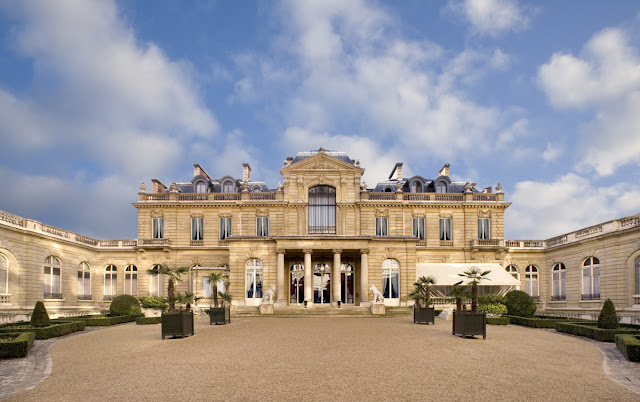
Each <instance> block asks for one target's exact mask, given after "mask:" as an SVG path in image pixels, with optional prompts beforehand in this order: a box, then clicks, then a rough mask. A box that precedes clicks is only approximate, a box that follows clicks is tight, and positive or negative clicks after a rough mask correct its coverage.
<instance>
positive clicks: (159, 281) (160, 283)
mask: <svg viewBox="0 0 640 402" xmlns="http://www.w3.org/2000/svg"><path fill="white" fill-rule="evenodd" d="M151 269H153V270H159V269H160V265H154V266H153V267H152V268H151ZM163 289H164V278H163V277H162V274H160V275H150V276H149V295H150V296H160V297H162V294H163Z"/></svg>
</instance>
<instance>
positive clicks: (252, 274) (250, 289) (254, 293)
mask: <svg viewBox="0 0 640 402" xmlns="http://www.w3.org/2000/svg"><path fill="white" fill-rule="evenodd" d="M245 268H246V269H245V271H246V275H247V276H246V277H247V282H246V290H247V292H246V297H247V299H253V300H251V301H249V304H251V303H253V304H255V303H258V302H259V300H260V299H262V261H260V260H259V259H257V258H252V259H250V260H248V261H247V263H246V264H245Z"/></svg>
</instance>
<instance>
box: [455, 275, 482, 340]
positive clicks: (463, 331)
mask: <svg viewBox="0 0 640 402" xmlns="http://www.w3.org/2000/svg"><path fill="white" fill-rule="evenodd" d="M490 272H491V271H482V270H481V269H480V268H478V267H471V268H469V269H468V270H467V271H465V272H463V273H461V274H458V275H459V276H462V277H464V278H465V279H466V280H467V282H468V283H469V285H470V287H471V311H465V312H462V311H456V312H454V313H453V334H454V335H461V336H462V337H463V338H464V337H467V336H473V335H482V337H483V338H484V339H487V314H486V313H478V312H477V308H478V284H479V283H480V282H481V281H483V280H485V279H486V280H489V278H487V275H489V273H490ZM460 283H462V281H461V282H458V283H457V284H460Z"/></svg>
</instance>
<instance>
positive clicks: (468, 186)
mask: <svg viewBox="0 0 640 402" xmlns="http://www.w3.org/2000/svg"><path fill="white" fill-rule="evenodd" d="M464 192H465V193H473V184H471V183H469V182H466V183H464Z"/></svg>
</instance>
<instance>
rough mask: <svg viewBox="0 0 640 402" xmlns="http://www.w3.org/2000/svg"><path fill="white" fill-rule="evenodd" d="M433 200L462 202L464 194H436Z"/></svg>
mask: <svg viewBox="0 0 640 402" xmlns="http://www.w3.org/2000/svg"><path fill="white" fill-rule="evenodd" d="M435 200H436V201H447V202H462V201H464V194H436V195H435Z"/></svg>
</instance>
